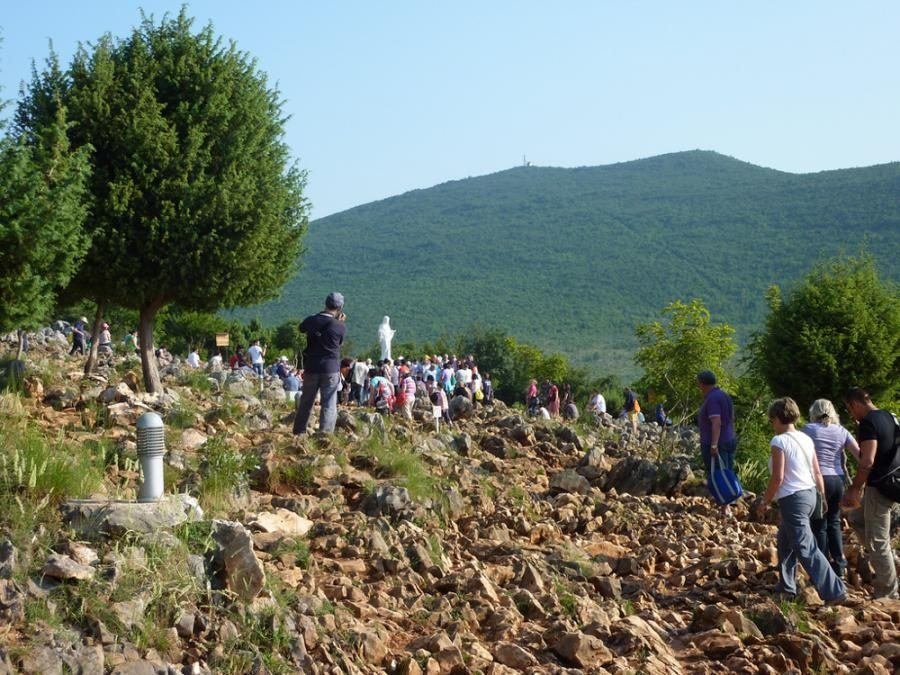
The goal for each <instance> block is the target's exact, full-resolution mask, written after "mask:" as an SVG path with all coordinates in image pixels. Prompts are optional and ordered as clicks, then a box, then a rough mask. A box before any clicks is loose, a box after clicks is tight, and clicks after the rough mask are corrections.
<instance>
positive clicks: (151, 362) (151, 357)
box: [138, 299, 163, 394]
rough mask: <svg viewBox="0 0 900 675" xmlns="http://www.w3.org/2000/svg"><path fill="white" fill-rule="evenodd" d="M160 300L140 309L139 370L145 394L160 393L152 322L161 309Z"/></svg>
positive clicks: (160, 384) (152, 301)
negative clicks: (142, 374)
mask: <svg viewBox="0 0 900 675" xmlns="http://www.w3.org/2000/svg"><path fill="white" fill-rule="evenodd" d="M162 304H163V303H162V300H159V299H156V300H151V301H150V302H149V303H147V304H146V305H144V306H142V307H141V313H140V317H141V318H140V325H139V327H138V341H139V342H140V351H141V370H142V371H143V373H144V387H145V388H146V389H147V393H149V394H155V393H157V392H160V391H162V383H161V382H160V381H159V369H158V368H157V367H156V354H155V353H154V351H153V320H154V319H155V318H156V313H157V312H158V311H159V309H160V307H162Z"/></svg>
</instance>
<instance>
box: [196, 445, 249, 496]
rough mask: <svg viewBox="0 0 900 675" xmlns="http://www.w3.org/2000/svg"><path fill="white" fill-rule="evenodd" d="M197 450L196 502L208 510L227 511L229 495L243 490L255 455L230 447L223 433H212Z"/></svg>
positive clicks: (234, 494) (247, 482)
mask: <svg viewBox="0 0 900 675" xmlns="http://www.w3.org/2000/svg"><path fill="white" fill-rule="evenodd" d="M200 452H201V456H202V461H201V463H200V488H199V493H200V494H199V499H200V504H201V505H202V506H203V508H204V510H206V511H207V512H209V513H213V514H215V513H223V512H227V510H228V508H229V507H230V505H231V503H232V500H233V498H234V497H235V496H236V495H239V494H241V493H243V492H244V491H246V490H247V488H248V485H249V480H248V476H247V473H248V472H249V471H250V470H251V469H253V467H254V466H255V464H256V458H255V457H254V456H252V455H245V454H243V453H242V452H241V451H240V450H237V449H235V448H232V447H231V446H230V445H228V443H227V442H226V441H225V438H224V437H223V436H212V437H211V438H210V439H209V440H207V441H206V443H204V444H203V447H202V448H201V449H200Z"/></svg>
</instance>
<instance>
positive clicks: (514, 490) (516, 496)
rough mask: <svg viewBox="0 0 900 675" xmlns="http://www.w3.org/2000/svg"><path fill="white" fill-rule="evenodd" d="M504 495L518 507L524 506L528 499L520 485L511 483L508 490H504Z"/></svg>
mask: <svg viewBox="0 0 900 675" xmlns="http://www.w3.org/2000/svg"><path fill="white" fill-rule="evenodd" d="M506 495H507V496H508V497H509V499H510V501H511V502H512V503H513V504H515V505H516V506H517V507H518V508H520V509H521V508H522V507H524V506H525V504H526V503H527V501H528V493H527V492H526V491H525V488H523V487H522V486H521V485H511V486H510V487H509V490H507V491H506Z"/></svg>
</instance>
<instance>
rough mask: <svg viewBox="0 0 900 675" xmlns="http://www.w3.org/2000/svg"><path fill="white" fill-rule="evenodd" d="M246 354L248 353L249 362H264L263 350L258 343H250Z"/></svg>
mask: <svg viewBox="0 0 900 675" xmlns="http://www.w3.org/2000/svg"><path fill="white" fill-rule="evenodd" d="M247 354H249V355H250V363H265V361H264V360H263V351H262V349H261V348H260V347H259V346H258V345H250V346H249V347H248V348H247Z"/></svg>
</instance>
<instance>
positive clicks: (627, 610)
mask: <svg viewBox="0 0 900 675" xmlns="http://www.w3.org/2000/svg"><path fill="white" fill-rule="evenodd" d="M620 606H621V607H622V614H624V615H625V616H632V615H634V614H636V613H637V610H636V609H635V608H634V603H633V602H632V601H631V600H627V599H626V600H622V603H621V605H620Z"/></svg>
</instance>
